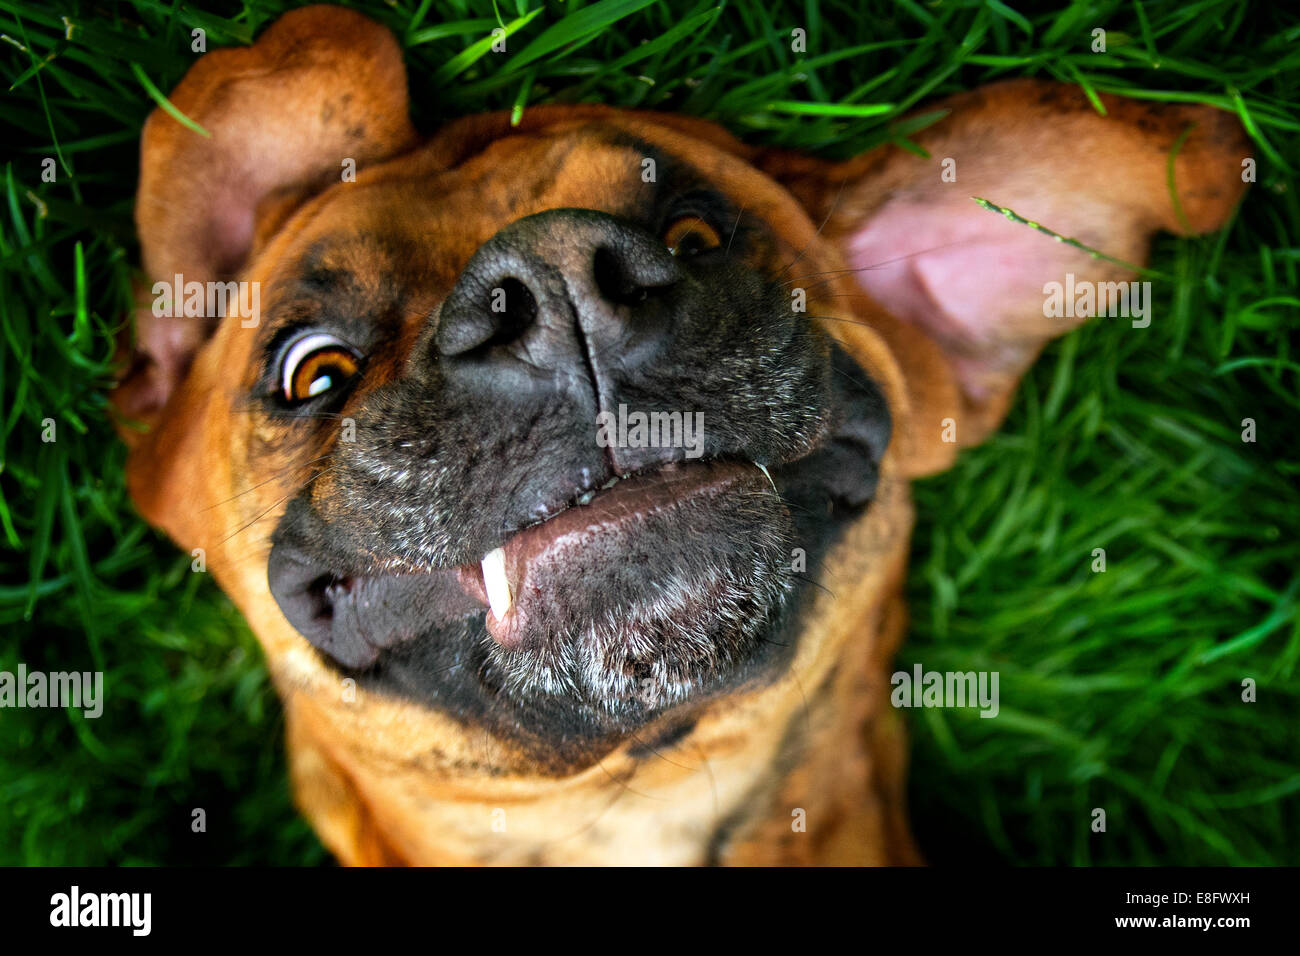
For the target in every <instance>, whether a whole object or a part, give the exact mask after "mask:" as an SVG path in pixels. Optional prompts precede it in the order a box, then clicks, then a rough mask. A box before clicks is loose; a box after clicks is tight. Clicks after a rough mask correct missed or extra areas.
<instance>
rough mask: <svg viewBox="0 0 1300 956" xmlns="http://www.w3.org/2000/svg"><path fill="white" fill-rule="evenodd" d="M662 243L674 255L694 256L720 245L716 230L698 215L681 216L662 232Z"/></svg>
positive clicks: (720, 241)
mask: <svg viewBox="0 0 1300 956" xmlns="http://www.w3.org/2000/svg"><path fill="white" fill-rule="evenodd" d="M664 244H665V245H666V246H668V251H669V252H671V253H672V254H673V255H675V256H694V255H698V254H699V253H701V252H708V251H709V250H710V249H716V248H718V246H720V245H722V240H721V239H719V238H718V233H717V230H715V229H714V228H713V227H712V226H710V225H709V224H708V223H707V222H705V221H704V220H703V219H701V218H700V217H699V216H683V217H682V218H681V219H678V220H676V221H675V222H673V224H672V225H671V226H669V227H668V231H667V232H665V233H664Z"/></svg>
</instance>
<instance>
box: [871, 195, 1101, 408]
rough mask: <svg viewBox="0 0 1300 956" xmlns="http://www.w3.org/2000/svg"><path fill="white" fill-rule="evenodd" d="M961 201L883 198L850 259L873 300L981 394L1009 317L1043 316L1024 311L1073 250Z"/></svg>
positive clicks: (1010, 337) (1007, 335)
mask: <svg viewBox="0 0 1300 956" xmlns="http://www.w3.org/2000/svg"><path fill="white" fill-rule="evenodd" d="M966 202H967V203H968V204H969V207H970V208H969V209H967V208H965V207H964V206H962V205H959V204H955V203H952V202H939V203H920V202H910V201H906V200H898V201H895V202H891V203H888V204H886V205H885V207H884V208H883V209H881V210H880V212H878V213H877V214H876V215H874V216H872V217H871V219H870V220H869V221H868V223H867V225H866V227H865V228H863V229H862V230H861V231H859V232H858V233H857V234H856V235H854V236H853V237H852V238H851V239H850V241H849V246H848V250H849V265H850V266H852V267H853V268H855V269H859V270H863V271H860V272H858V273H857V277H858V282H859V284H861V285H862V287H863V288H864V289H866V290H867V292H868V293H869V294H870V295H871V297H872V298H873V299H874V300H875V301H876V302H878V303H879V304H880V305H882V306H884V307H885V308H886V309H888V310H889V312H890V313H891V314H892V315H894V316H895V317H896V318H899V319H902V320H903V321H905V322H910V323H912V324H914V325H918V326H920V327H922V328H923V329H925V330H926V331H927V332H928V333H929V334H930V335H931V336H932V337H933V338H934V339H936V340H937V341H938V342H939V343H940V344H942V345H943V346H944V347H945V348H946V349H948V350H950V351H951V352H952V353H955V354H954V356H953V357H954V359H956V361H955V363H954V364H955V365H956V366H957V370H958V373H959V375H960V377H961V380H962V384H963V386H965V387H966V390H967V392H968V393H970V394H972V395H973V396H974V397H980V396H979V395H978V394H977V393H978V392H980V391H982V390H983V387H982V385H981V380H983V379H986V378H987V375H988V373H990V372H993V371H996V367H997V366H999V365H1001V364H1003V360H1004V359H1005V358H1006V356H1004V355H1002V354H1000V353H1001V352H1002V351H1003V350H1004V349H1005V348H1006V347H1007V346H1008V345H1010V344H1011V343H1012V342H1014V341H1015V340H1016V338H1017V336H1016V334H1015V333H1016V329H1015V328H1014V327H1013V326H1014V325H1015V324H1021V323H1023V324H1028V323H1029V322H1033V321H1034V320H1035V318H1036V319H1037V322H1038V323H1039V324H1041V323H1042V321H1043V315H1042V312H1041V311H1040V312H1038V314H1037V316H1033V315H1023V314H1022V313H1024V311H1025V309H1026V307H1028V309H1030V310H1033V309H1034V308H1035V307H1036V304H1037V305H1038V306H1041V302H1042V301H1043V284H1044V283H1045V282H1048V281H1051V280H1056V281H1062V280H1063V279H1064V277H1065V270H1066V266H1067V263H1068V262H1069V261H1070V259H1071V258H1072V257H1073V255H1074V254H1075V253H1074V250H1072V249H1070V248H1069V247H1062V246H1061V245H1060V244H1059V243H1057V242H1055V241H1053V240H1052V239H1050V238H1048V237H1046V236H1043V235H1041V234H1040V233H1037V232H1034V231H1033V230H1031V229H1030V228H1029V227H1028V226H1022V225H1018V224H1016V223H1011V222H1008V221H1007V220H1005V219H1003V218H1001V217H999V216H997V215H996V214H994V213H991V212H988V211H986V210H984V209H981V208H980V207H979V206H977V205H975V203H974V202H972V201H970V200H966ZM1018 315H1019V323H1017V316H1018ZM1012 350H1013V351H1018V349H1016V348H1015V347H1014V346H1013V347H1012Z"/></svg>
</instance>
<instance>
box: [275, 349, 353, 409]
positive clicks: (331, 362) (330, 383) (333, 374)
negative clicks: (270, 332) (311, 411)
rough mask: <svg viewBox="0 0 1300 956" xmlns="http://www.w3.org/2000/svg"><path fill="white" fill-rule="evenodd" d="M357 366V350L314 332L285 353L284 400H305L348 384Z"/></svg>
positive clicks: (282, 387)
mask: <svg viewBox="0 0 1300 956" xmlns="http://www.w3.org/2000/svg"><path fill="white" fill-rule="evenodd" d="M359 367H360V359H359V358H358V356H357V353H356V352H355V351H353V350H352V348H351V346H349V345H348V344H347V343H346V342H343V341H342V340H341V339H338V338H336V337H334V336H333V335H330V334H329V333H327V332H313V333H311V334H310V335H304V336H303V337H302V338H300V339H298V340H297V341H296V342H294V343H293V345H291V346H290V347H289V351H287V352H286V353H285V355H284V362H283V363H282V365H281V370H280V389H281V391H282V392H283V394H284V398H285V400H286V401H289V402H294V403H297V402H305V401H307V399H309V398H315V397H316V396H317V395H323V394H324V393H325V392H328V391H331V390H333V389H336V388H340V387H342V386H343V385H345V384H347V382H348V380H349V379H351V378H352V377H353V376H354V375H356V374H357V370H358V368H359Z"/></svg>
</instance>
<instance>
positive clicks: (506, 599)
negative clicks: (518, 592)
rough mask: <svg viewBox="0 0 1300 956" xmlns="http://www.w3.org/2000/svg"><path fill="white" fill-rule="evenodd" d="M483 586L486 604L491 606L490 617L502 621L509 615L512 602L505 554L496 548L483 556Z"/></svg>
mask: <svg viewBox="0 0 1300 956" xmlns="http://www.w3.org/2000/svg"><path fill="white" fill-rule="evenodd" d="M482 566H483V586H484V588H486V589H487V596H488V604H489V605H491V606H492V616H493V617H495V618H496V619H497V620H498V621H504V620H505V617H506V615H507V614H509V613H510V604H511V602H513V601H514V597H513V595H511V593H510V582H509V581H507V580H506V553H505V551H503V550H502V549H501V548H496V549H495V550H493V551H489V552H488V553H487V554H485V555H483V562H482Z"/></svg>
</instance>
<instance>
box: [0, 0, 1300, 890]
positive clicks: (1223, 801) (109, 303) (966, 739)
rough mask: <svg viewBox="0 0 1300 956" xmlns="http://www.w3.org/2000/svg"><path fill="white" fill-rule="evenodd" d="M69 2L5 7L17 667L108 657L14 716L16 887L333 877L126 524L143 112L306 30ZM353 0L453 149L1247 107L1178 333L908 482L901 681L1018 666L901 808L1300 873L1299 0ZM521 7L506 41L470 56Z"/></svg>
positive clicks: (1049, 859) (276, 7)
mask: <svg viewBox="0 0 1300 956" xmlns="http://www.w3.org/2000/svg"><path fill="white" fill-rule="evenodd" d="M59 6H60V4H59V3H57V2H55V3H49V2H34V0H0V33H2V34H3V35H4V42H0V66H2V68H3V76H4V82H5V86H6V87H8V86H10V85H12V89H11V91H10V92H8V93H7V94H6V95H5V96H4V97H3V99H2V100H0V141H2V142H3V143H4V149H5V156H4V162H3V166H4V169H3V174H4V180H3V183H0V189H2V190H3V197H0V204H2V205H3V209H0V335H3V341H2V342H0V393H2V394H3V407H2V408H0V423H2V425H3V445H2V446H0V669H6V670H12V669H13V668H14V667H15V666H16V664H17V663H18V662H19V661H23V662H26V664H27V665H28V666H29V667H30V668H40V669H45V670H70V669H92V668H103V669H104V670H105V671H106V684H107V688H108V695H109V701H110V706H108V707H106V709H105V712H104V715H103V717H101V718H100V719H98V720H95V721H87V720H84V719H81V718H80V717H79V716H78V715H74V714H67V715H64V714H58V713H52V712H49V711H31V710H21V711H20V710H5V711H0V863H86V864H97V863H106V862H124V863H191V862H230V863H248V862H265V863H317V862H321V861H322V860H324V859H325V858H326V855H325V854H324V852H323V851H322V850H321V848H320V846H319V845H318V844H317V843H316V841H315V838H314V837H313V836H312V835H311V833H310V831H309V830H308V828H307V827H306V825H305V824H304V823H302V822H301V821H300V820H298V819H297V817H296V815H295V814H294V812H293V810H292V808H291V806H290V803H289V797H288V791H287V785H286V780H285V768H284V760H283V756H282V753H281V740H280V736H281V731H282V718H281V715H280V710H279V706H278V704H277V702H276V700H275V697H274V693H273V691H272V690H271V688H270V686H269V684H268V681H267V677H266V674H265V671H264V667H263V664H262V660H261V656H260V651H259V650H258V648H257V644H256V642H255V641H254V639H253V638H252V637H251V635H250V634H249V632H248V630H247V628H246V627H245V626H244V625H243V624H242V623H241V622H240V621H239V619H238V616H237V615H236V614H235V613H234V611H233V609H232V607H231V605H230V604H229V602H228V601H227V600H226V599H225V598H224V597H223V596H222V595H221V594H220V593H219V592H218V591H217V589H216V588H215V587H214V586H213V585H212V584H211V583H210V582H209V580H208V578H207V576H205V575H198V574H192V573H190V572H189V564H188V558H187V557H185V556H182V555H179V554H177V553H176V552H175V551H174V550H173V549H172V548H171V547H170V546H169V545H168V544H167V543H166V542H165V541H163V540H161V539H160V538H159V537H158V536H157V535H155V534H154V533H153V532H151V531H149V530H148V529H146V528H145V527H144V526H143V525H142V524H141V523H140V521H139V520H138V519H137V518H136V517H135V516H134V515H133V513H132V511H131V508H130V506H129V504H128V502H127V500H126V497H125V494H124V490H123V482H122V460H123V452H122V449H121V448H120V447H119V445H118V443H117V441H116V439H115V437H114V435H113V433H112V431H111V429H110V428H109V427H108V425H107V422H106V411H105V397H104V393H105V389H106V386H107V384H108V382H109V381H110V379H111V355H112V348H111V338H112V335H113V332H114V330H115V329H116V328H117V327H118V326H119V325H120V323H121V322H122V321H123V317H124V316H125V315H126V314H127V299H128V287H129V279H130V275H131V270H132V268H133V265H134V263H135V262H136V257H137V251H136V248H135V244H134V237H133V231H132V223H131V217H130V213H131V200H132V196H133V194H134V191H135V178H136V163H137V141H138V136H139V130H140V126H141V124H142V122H143V120H144V118H145V116H146V115H147V114H148V112H149V111H150V109H151V108H152V107H153V106H154V100H153V99H152V98H151V95H152V90H153V88H155V87H156V89H157V90H162V91H166V90H169V89H170V88H171V87H172V86H173V85H174V84H175V83H176V82H177V81H178V80H179V79H180V77H181V76H182V75H183V73H184V71H185V69H186V68H187V67H188V66H189V65H190V64H191V63H192V62H193V60H194V58H195V55H194V54H193V53H191V52H190V42H191V41H190V31H191V30H192V29H194V28H202V29H204V30H206V31H207V43H208V48H209V49H214V48H216V47H219V46H224V45H231V44H241V43H246V42H248V41H249V40H250V39H251V38H253V37H254V36H255V35H256V34H257V33H258V31H259V30H260V29H261V28H262V27H263V26H265V25H266V24H267V23H268V22H269V21H271V20H272V19H274V18H275V16H276V15H277V13H278V12H280V11H281V10H282V9H284V8H285V5H284V4H281V3H278V2H265V3H263V2H255V3H247V4H236V3H228V4H227V3H211V4H208V3H205V4H203V6H204V8H205V9H203V10H202V11H200V10H199V9H198V8H196V6H194V5H192V4H181V3H173V2H163V0H133V2H121V3H93V4H92V3H75V2H74V3H67V4H66V5H64V6H65V9H63V10H60V9H59ZM358 6H359V7H360V8H361V9H363V10H365V11H367V12H369V13H371V14H372V15H373V16H375V17H376V18H378V19H379V20H381V21H383V22H384V23H386V24H388V25H389V26H390V27H392V28H393V29H394V31H395V32H396V34H397V35H398V37H399V38H401V40H402V42H403V45H404V46H405V47H406V54H407V60H408V65H409V67H410V72H411V78H412V86H413V94H414V95H413V100H414V104H415V105H414V110H415V119H416V122H417V123H418V124H419V125H420V126H421V127H422V128H423V129H426V130H428V129H432V128H433V127H434V126H436V125H437V123H439V122H440V121H442V120H445V119H448V118H452V117H456V116H460V115H463V114H467V113H473V112H478V111H482V110H488V109H493V110H495V109H511V108H513V109H516V110H519V109H526V108H527V107H528V106H529V105H531V104H534V103H540V102H548V101H557V100H558V101H583V100H591V101H602V102H608V103H612V104H617V105H621V106H627V107H652V108H660V109H669V110H678V111H683V112H687V113H692V114H697V115H701V116H706V117H709V118H712V119H716V120H718V121H719V122H721V123H723V124H724V125H726V126H727V127H729V128H730V129H732V130H733V131H734V132H736V133H738V134H740V135H741V136H743V137H745V138H747V139H749V140H751V141H753V142H757V143H770V144H780V145H786V146H795V147H801V148H804V149H808V150H812V151H816V152H819V153H821V154H822V155H825V156H843V155H848V154H851V153H854V152H857V151H860V150H862V149H865V148H867V147H869V146H873V145H877V144H879V143H882V142H887V141H890V140H901V139H902V138H903V137H905V136H906V134H907V130H906V129H905V128H903V127H902V126H900V125H898V124H896V123H895V122H894V121H895V120H896V118H897V117H898V115H899V113H900V112H902V111H905V110H908V109H910V108H911V107H913V106H915V105H917V104H918V103H922V102H924V101H925V100H926V99H927V98H929V97H932V96H935V95H940V94H944V93H947V92H952V91H956V90H959V89H965V88H969V87H971V86H974V85H977V84H979V83H981V82H987V81H990V80H995V79H999V78H1004V77H1011V76H1024V75H1034V76H1041V77H1054V78H1057V79H1060V80H1065V81H1069V82H1075V83H1079V84H1081V85H1083V86H1084V87H1085V88H1086V89H1089V90H1091V91H1110V92H1117V93H1127V94H1129V95H1132V96H1140V97H1144V98H1151V99H1157V100H1193V101H1199V102H1205V103H1212V104H1217V105H1220V106H1223V107H1225V108H1229V109H1232V110H1234V111H1236V112H1237V113H1238V114H1239V115H1240V116H1241V118H1242V120H1243V122H1244V123H1245V124H1246V126H1247V128H1248V130H1250V132H1251V135H1252V137H1253V139H1254V141H1255V144H1256V147H1257V150H1256V155H1257V156H1258V159H1259V182H1258V184H1257V185H1256V186H1255V187H1254V188H1253V190H1252V192H1251V194H1250V196H1249V198H1248V199H1247V201H1246V203H1245V205H1244V207H1243V209H1242V211H1241V213H1240V214H1239V216H1238V218H1237V219H1236V220H1235V222H1234V223H1233V224H1232V226H1231V228H1230V229H1229V230H1228V231H1227V232H1226V233H1225V234H1222V235H1219V236H1215V237H1211V238H1208V239H1203V240H1195V241H1177V240H1173V239H1171V238H1169V237H1165V238H1164V239H1162V240H1161V241H1160V242H1159V244H1158V247H1157V253H1156V257H1155V261H1154V263H1153V264H1154V266H1155V267H1156V268H1157V269H1159V270H1160V271H1161V272H1162V273H1165V274H1167V275H1169V276H1172V277H1173V281H1167V282H1158V283H1157V285H1156V295H1157V302H1156V309H1155V311H1154V313H1153V314H1154V315H1155V317H1156V318H1155V320H1154V321H1153V322H1152V324H1151V327H1150V328H1149V329H1147V330H1145V331H1143V332H1142V333H1140V334H1136V333H1132V332H1130V331H1129V330H1127V329H1124V328H1122V327H1121V326H1119V325H1118V324H1116V323H1106V322H1098V323H1094V324H1093V325H1091V326H1088V327H1085V328H1083V329H1082V330H1080V331H1078V332H1076V333H1074V334H1073V335H1071V336H1069V337H1067V338H1066V339H1064V340H1062V341H1061V342H1059V343H1057V344H1056V345H1054V346H1053V347H1051V348H1050V349H1049V350H1048V351H1047V353H1046V354H1045V355H1044V357H1043V359H1042V361H1041V362H1040V363H1039V365H1038V366H1037V367H1036V369H1035V370H1034V371H1033V372H1032V374H1031V375H1030V376H1029V377H1028V378H1027V379H1026V381H1025V384H1024V385H1023V386H1022V388H1021V390H1020V393H1019V395H1018V397H1017V400H1016V404H1015V406H1014V409H1013V411H1012V413H1011V416H1010V419H1009V420H1008V422H1007V424H1006V425H1005V427H1004V428H1003V429H1002V431H1001V432H1000V433H999V434H998V435H997V436H996V437H995V438H993V439H992V440H991V441H990V442H988V443H987V444H986V445H985V446H983V447H981V448H979V449H976V450H974V451H971V452H968V453H966V454H964V455H963V456H962V458H961V460H960V461H959V463H958V465H957V467H956V468H955V469H953V471H952V472H951V473H949V474H947V475H944V476H942V477H939V478H935V479H932V480H928V481H926V482H923V483H921V484H919V485H918V487H917V500H918V504H919V509H920V516H921V517H920V524H919V527H918V529H917V533H916V541H915V559H914V565H913V570H912V573H911V577H910V579H909V584H908V594H909V599H910V602H911V607H912V615H913V626H912V631H911V634H910V637H909V643H908V645H907V647H906V650H905V652H904V658H903V662H904V664H907V665H910V664H911V663H913V662H920V663H922V664H923V665H924V666H926V667H927V668H932V669H943V670H966V669H994V670H997V671H999V672H1000V674H1001V696H1002V716H1001V717H1000V718H999V719H996V720H981V719H979V718H978V717H976V716H975V714H974V712H973V711H939V710H928V711H918V712H914V713H913V719H912V721H911V728H912V735H913V738H914V748H913V751H914V771H913V775H912V784H911V793H912V804H913V816H914V822H915V829H916V831H917V833H918V835H919V838H920V840H921V842H922V845H923V847H924V849H925V851H926V852H927V854H928V855H929V856H930V858H931V859H933V860H935V861H939V862H943V861H958V862H971V861H976V860H979V861H986V860H990V861H1005V862H1015V863H1079V864H1083V863H1092V864H1124V863H1139V864H1147V863H1174V864H1206V863H1282V862H1289V863H1297V862H1300V675H1298V674H1297V661H1298V659H1300V612H1298V611H1297V604H1298V602H1300V542H1298V541H1297V524H1298V522H1297V514H1300V453H1298V452H1297V442H1298V440H1300V414H1298V407H1297V406H1298V405H1300V397H1298V392H1300V386H1298V382H1300V364H1298V363H1300V354H1297V352H1298V351H1300V349H1297V341H1298V340H1297V337H1296V336H1294V335H1292V334H1291V329H1292V328H1294V327H1295V326H1296V324H1297V322H1298V321H1300V300H1297V297H1296V296H1297V293H1296V290H1297V288H1300V282H1297V269H1298V267H1300V262H1298V258H1300V246H1298V245H1297V237H1298V236H1300V207H1298V205H1297V181H1296V177H1295V166H1296V163H1297V159H1298V158H1300V157H1298V153H1297V149H1296V145H1297V131H1298V130H1300V110H1297V107H1296V104H1297V103H1298V102H1300V20H1297V18H1296V17H1295V16H1294V15H1291V14H1288V13H1286V12H1285V9H1284V7H1285V5H1283V4H1267V3H1259V4H1252V3H1248V2H1237V0H1200V2H1195V0H1193V2H1190V3H1189V2H1185V0H1173V2H1147V3H1145V4H1142V5H1138V4H1128V3H1110V2H1093V3H1078V4H1073V5H1070V6H1063V7H1061V8H1060V9H1058V10H1055V11H1052V12H1049V13H1030V12H1025V13H1020V12H1016V11H1015V10H1013V9H1012V8H1011V5H1010V4H1009V3H1003V2H998V0H987V2H984V3H979V2H965V3H950V4H936V3H928V2H902V3H900V4H898V5H896V6H895V5H891V4H886V3H881V2H875V0H871V2H864V0H829V2H828V0H807V2H803V3H790V4H786V5H781V4H777V3H773V2H767V0H732V2H727V3H724V4H722V5H720V6H715V5H713V4H711V3H698V4H691V3H688V2H681V3H671V4H660V3H649V2H648V0H601V2H597V3H587V4H582V3H578V2H574V0H569V2H567V3H559V2H553V0H547V2H545V3H542V2H540V0H517V2H516V0H499V2H498V4H497V5H495V6H494V4H493V3H492V2H490V0H488V2H481V0H472V2H470V0H464V2H454V0H433V2H429V0H425V2H422V3H417V2H408V0H394V2H391V3H380V2H366V3H361V4H358ZM778 8H779V9H778ZM64 16H66V21H65V20H64V19H63V17H64ZM498 18H499V19H498ZM498 22H500V23H502V24H504V25H506V26H507V28H508V29H511V30H512V31H513V32H512V34H511V38H510V41H509V42H510V51H511V52H510V53H508V54H507V55H494V54H490V53H487V52H486V47H485V44H483V42H482V40H483V37H484V36H485V35H487V33H488V32H489V31H490V30H491V28H492V27H493V26H495V25H497V23H498ZM792 27H802V28H804V29H806V30H807V31H808V53H807V54H806V55H795V54H793V53H791V51H790V44H789V42H788V37H789V31H790V29H791V28H792ZM1096 27H1103V28H1105V29H1106V30H1107V52H1106V53H1104V54H1101V53H1093V52H1091V50H1090V43H1091V31H1092V30H1093V29H1094V28H1096ZM642 41H645V42H642ZM46 158H53V159H54V160H55V166H56V169H57V180H56V181H55V182H53V183H47V182H43V181H42V178H41V172H42V160H44V159H46ZM1045 225H1048V226H1050V225H1051V224H1050V223H1046V224H1045ZM47 418H48V419H53V420H54V421H55V423H56V427H57V429H58V431H57V437H58V440H57V441H56V442H54V443H44V442H42V441H41V430H42V422H43V420H45V419H47ZM1243 418H1253V419H1254V420H1255V422H1256V423H1257V430H1258V441H1257V442H1255V443H1253V444H1249V443H1243V442H1242V441H1241V438H1240V433H1241V424H1240V423H1241V420H1242V419H1243ZM1098 547H1100V548H1105V550H1106V555H1107V570H1106V572H1105V573H1100V574H1098V573H1093V572H1092V571H1091V570H1090V565H1091V562H1092V551H1093V549H1094V548H1098ZM1244 678H1253V679H1254V680H1255V681H1256V682H1257V684H1258V701H1257V702H1256V703H1253V704H1247V703H1243V702H1242V701H1241V699H1240V696H1241V681H1242V680H1243V679H1244ZM199 807H201V808H204V809H205V810H206V812H207V819H208V826H207V832H206V833H202V834H195V833H192V832H191V828H190V820H191V811H192V809H193V808H199ZM1096 807H1100V808H1103V809H1105V810H1106V813H1107V830H1106V832H1105V833H1104V834H1094V833H1092V832H1090V829H1089V823H1090V822H1091V819H1092V817H1091V811H1092V809H1093V808H1096Z"/></svg>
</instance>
